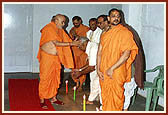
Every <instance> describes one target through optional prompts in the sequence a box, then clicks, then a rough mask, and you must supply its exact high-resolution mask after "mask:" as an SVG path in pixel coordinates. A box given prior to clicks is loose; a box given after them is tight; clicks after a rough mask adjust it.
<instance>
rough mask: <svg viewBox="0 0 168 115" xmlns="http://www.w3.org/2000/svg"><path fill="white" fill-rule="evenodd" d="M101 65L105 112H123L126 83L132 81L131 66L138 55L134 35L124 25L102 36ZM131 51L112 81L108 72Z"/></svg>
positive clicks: (116, 70)
mask: <svg viewBox="0 0 168 115" xmlns="http://www.w3.org/2000/svg"><path fill="white" fill-rule="evenodd" d="M101 45H102V50H101V63H100V71H101V72H102V73H103V74H104V81H100V82H101V83H100V84H101V88H102V89H101V91H102V104H103V110H104V111H121V110H122V109H123V104H124V87H123V85H124V83H125V82H129V81H130V80H131V64H132V62H133V61H134V59H135V56H136V54H137V53H138V47H137V46H136V44H135V42H134V40H133V35H132V33H131V32H130V31H129V30H128V29H127V28H125V27H123V26H122V25H120V24H119V25H117V26H115V27H112V29H110V30H109V31H108V32H106V33H104V34H103V35H102V36H101ZM126 50H130V51H131V54H130V57H129V58H128V60H127V61H126V62H125V63H124V64H122V65H121V66H120V67H118V68H116V69H115V70H114V73H113V75H112V79H110V77H109V76H107V74H105V72H106V70H107V69H109V68H110V67H112V66H113V65H114V64H115V63H116V62H117V61H118V60H119V59H120V57H121V55H122V53H123V52H124V51H126Z"/></svg>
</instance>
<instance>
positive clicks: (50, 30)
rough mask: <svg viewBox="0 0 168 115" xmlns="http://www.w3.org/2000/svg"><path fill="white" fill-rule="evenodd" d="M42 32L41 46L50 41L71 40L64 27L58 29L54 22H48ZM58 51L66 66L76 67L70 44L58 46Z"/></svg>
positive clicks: (61, 60)
mask: <svg viewBox="0 0 168 115" xmlns="http://www.w3.org/2000/svg"><path fill="white" fill-rule="evenodd" d="M40 32H42V36H41V40H40V47H41V46H42V45H43V44H44V43H47V42H49V41H52V40H57V41H59V42H71V39H70V38H69V36H68V35H67V34H66V33H65V31H64V30H63V29H58V28H57V27H56V25H55V23H54V22H51V23H49V24H47V25H46V26H45V27H44V28H43V29H42V30H41V31H40ZM56 49H57V51H58V57H59V59H60V62H61V63H62V64H63V65H64V66H65V67H66V68H74V64H73V57H72V52H71V49H70V47H69V46H66V47H56ZM40 51H41V50H40V48H39V52H38V56H37V58H38V60H39V62H40Z"/></svg>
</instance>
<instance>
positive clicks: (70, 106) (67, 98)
mask: <svg viewBox="0 0 168 115" xmlns="http://www.w3.org/2000/svg"><path fill="white" fill-rule="evenodd" d="M10 78H16V79H19V78H22V79H23V78H25V79H35V78H38V74H32V73H8V74H5V75H4V111H9V110H10V106H9V99H8V79H10ZM66 79H68V80H69V92H68V94H66V92H65V80H66ZM74 85H75V84H74V82H73V81H72V79H71V77H70V75H69V74H64V77H63V79H62V84H61V86H60V89H59V93H58V98H59V99H60V100H62V101H63V102H64V103H65V105H64V106H58V105H53V106H54V108H55V110H56V111H82V110H83V106H82V100H83V99H82V98H83V95H84V94H85V95H86V96H87V97H88V95H89V78H87V79H86V82H85V85H83V91H82V92H76V100H75V101H74V100H73V90H72V88H73V86H74ZM98 106H99V102H98V101H95V102H94V104H93V105H87V106H86V110H87V111H96V107H98ZM144 110H145V98H144V97H142V96H140V95H137V97H136V100H135V103H134V104H133V105H130V108H129V111H144ZM163 110H164V108H163V107H161V106H157V109H156V111H163Z"/></svg>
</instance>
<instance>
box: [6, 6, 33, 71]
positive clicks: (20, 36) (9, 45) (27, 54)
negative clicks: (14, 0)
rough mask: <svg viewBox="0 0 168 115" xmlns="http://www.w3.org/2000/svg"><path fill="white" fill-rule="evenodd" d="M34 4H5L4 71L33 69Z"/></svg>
mask: <svg viewBox="0 0 168 115" xmlns="http://www.w3.org/2000/svg"><path fill="white" fill-rule="evenodd" d="M32 11H33V10H32V5H18V4H13V5H10V4H6V5H4V14H3V15H4V16H3V22H4V23H3V24H4V26H3V27H4V37H3V40H4V48H3V50H4V71H5V72H30V71H32V66H33V63H32V56H33V54H32V50H33V44H32V43H33V39H32V38H33V31H32V28H33V24H32Z"/></svg>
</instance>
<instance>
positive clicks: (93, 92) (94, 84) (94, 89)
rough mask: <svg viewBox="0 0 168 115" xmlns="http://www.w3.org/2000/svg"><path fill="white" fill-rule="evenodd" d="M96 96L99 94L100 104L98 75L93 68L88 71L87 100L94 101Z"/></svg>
mask: <svg viewBox="0 0 168 115" xmlns="http://www.w3.org/2000/svg"><path fill="white" fill-rule="evenodd" d="M97 96H99V98H100V104H102V98H101V88H100V83H99V77H98V75H97V72H96V70H95V71H93V72H91V73H90V94H89V98H88V100H89V101H94V100H95V99H96V97H97Z"/></svg>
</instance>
